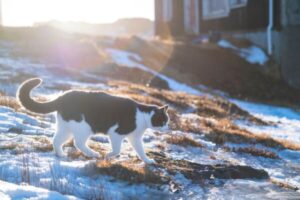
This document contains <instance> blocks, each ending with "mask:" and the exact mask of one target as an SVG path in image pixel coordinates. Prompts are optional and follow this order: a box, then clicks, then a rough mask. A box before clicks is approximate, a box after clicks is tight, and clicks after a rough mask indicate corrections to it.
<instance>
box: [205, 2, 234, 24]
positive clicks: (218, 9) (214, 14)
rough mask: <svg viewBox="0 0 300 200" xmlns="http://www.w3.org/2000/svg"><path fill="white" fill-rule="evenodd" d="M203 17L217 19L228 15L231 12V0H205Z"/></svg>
mask: <svg viewBox="0 0 300 200" xmlns="http://www.w3.org/2000/svg"><path fill="white" fill-rule="evenodd" d="M202 9H203V10H202V13H203V19H204V20H208V19H216V18H223V17H227V16H228V15H229V13H230V7H229V0H203V1H202Z"/></svg>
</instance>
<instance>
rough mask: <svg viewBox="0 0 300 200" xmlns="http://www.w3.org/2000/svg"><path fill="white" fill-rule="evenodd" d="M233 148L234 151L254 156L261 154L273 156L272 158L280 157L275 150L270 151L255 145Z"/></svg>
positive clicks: (268, 156) (262, 155) (267, 156)
mask: <svg viewBox="0 0 300 200" xmlns="http://www.w3.org/2000/svg"><path fill="white" fill-rule="evenodd" d="M231 150H232V151H233V152H239V153H247V154H251V155H253V156H261V157H265V158H271V159H278V158H279V156H278V155H277V154H276V153H275V152H272V151H268V150H265V149H258V148H255V147H239V148H232V149H231Z"/></svg>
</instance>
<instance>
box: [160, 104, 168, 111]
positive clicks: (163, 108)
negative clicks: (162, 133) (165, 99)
mask: <svg viewBox="0 0 300 200" xmlns="http://www.w3.org/2000/svg"><path fill="white" fill-rule="evenodd" d="M161 109H162V110H163V111H165V112H167V111H168V109H169V106H168V105H164V106H163V107H162V108H161Z"/></svg>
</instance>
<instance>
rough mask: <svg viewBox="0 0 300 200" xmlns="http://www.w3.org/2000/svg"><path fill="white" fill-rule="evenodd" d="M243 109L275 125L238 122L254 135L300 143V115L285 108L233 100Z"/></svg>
mask: <svg viewBox="0 0 300 200" xmlns="http://www.w3.org/2000/svg"><path fill="white" fill-rule="evenodd" d="M231 101H232V102H233V103H235V104H237V105H238V106H239V107H241V108H242V109H244V110H246V111H248V112H249V113H250V114H252V115H253V116H255V117H257V118H260V119H262V120H264V121H267V122H271V123H274V125H270V126H255V125H253V124H250V123H247V122H245V121H237V122H236V123H237V125H239V126H240V127H242V128H246V129H247V130H249V131H251V132H254V133H258V134H260V133H262V134H267V135H270V136H272V137H274V138H279V139H285V140H288V141H291V142H295V143H300V135H299V132H300V113H299V112H297V111H295V110H293V109H291V108H285V107H279V106H271V105H265V104H257V103H250V102H245V101H240V100H235V99H231Z"/></svg>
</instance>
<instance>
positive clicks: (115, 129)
mask: <svg viewBox="0 0 300 200" xmlns="http://www.w3.org/2000/svg"><path fill="white" fill-rule="evenodd" d="M41 83H42V80H41V79H39V78H33V79H29V80H27V81H25V82H23V83H22V84H21V86H20V87H19V89H18V92H17V99H18V101H19V102H20V104H21V105H22V106H23V107H24V108H26V109H27V110H29V111H31V112H34V113H40V114H47V113H52V112H56V132H55V134H54V137H53V149H54V151H55V153H56V155H57V156H60V157H62V156H66V154H65V153H64V152H63V148H62V147H63V144H64V143H66V142H67V141H68V140H70V139H72V138H74V145H75V147H76V148H77V149H79V150H80V151H81V152H82V153H83V154H84V155H86V156H88V157H92V158H99V157H100V154H99V153H98V152H96V151H94V150H92V149H90V148H89V147H88V146H87V144H86V143H87V140H88V139H89V138H90V136H92V135H93V134H98V133H103V134H107V135H108V136H109V139H110V142H111V146H112V151H111V152H110V153H108V154H107V155H106V158H112V157H114V156H117V155H118V154H119V153H120V151H121V144H122V141H123V139H125V138H127V139H128V141H129V142H130V144H131V145H132V146H133V148H134V149H135V151H136V153H137V155H138V157H139V158H140V159H141V160H142V161H144V162H145V163H147V164H153V163H155V161H154V160H153V159H150V158H148V157H147V155H146V153H145V151H144V148H143V140H142V137H143V133H144V131H145V130H146V129H147V128H151V129H159V130H166V129H168V123H169V116H168V113H167V110H168V106H167V105H165V106H162V107H158V106H155V105H146V104H142V103H138V102H136V101H134V100H132V99H130V98H125V97H119V96H114V95H111V94H108V93H105V92H87V91H76V90H69V91H66V92H64V93H63V94H62V95H61V96H59V97H57V98H56V99H55V100H53V101H48V102H37V101H35V100H33V99H32V98H31V97H30V92H31V90H32V89H34V88H36V87H38V86H39V85H40V84H41Z"/></svg>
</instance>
